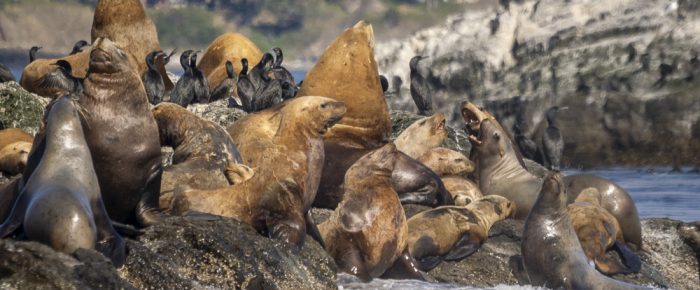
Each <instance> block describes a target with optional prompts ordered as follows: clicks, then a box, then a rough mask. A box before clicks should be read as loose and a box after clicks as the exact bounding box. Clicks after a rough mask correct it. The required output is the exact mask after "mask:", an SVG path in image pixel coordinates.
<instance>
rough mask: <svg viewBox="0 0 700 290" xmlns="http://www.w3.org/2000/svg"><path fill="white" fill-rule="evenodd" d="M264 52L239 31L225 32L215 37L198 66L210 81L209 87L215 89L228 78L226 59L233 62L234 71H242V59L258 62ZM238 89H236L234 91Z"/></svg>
mask: <svg viewBox="0 0 700 290" xmlns="http://www.w3.org/2000/svg"><path fill="white" fill-rule="evenodd" d="M262 55H263V53H262V51H260V49H259V48H258V47H257V46H256V45H255V43H253V42H252V41H250V39H248V38H247V37H245V36H244V35H242V34H239V33H225V34H222V35H220V36H219V37H217V38H216V39H214V41H212V43H211V44H209V47H207V49H206V50H205V51H204V54H203V55H202V60H201V61H200V62H199V65H198V66H197V67H198V68H199V70H201V71H202V73H204V75H205V76H206V77H207V81H208V82H209V89H211V90H213V89H215V88H216V87H217V86H218V85H219V84H221V81H223V80H224V79H226V66H225V64H226V61H231V63H233V67H234V71H235V72H240V71H241V66H240V63H241V60H242V59H244V58H245V59H248V61H249V62H251V63H257V62H258V61H259V60H260V58H261V57H262ZM235 91H236V90H235V89H234V92H235Z"/></svg>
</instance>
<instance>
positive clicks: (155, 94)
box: [143, 50, 165, 105]
mask: <svg viewBox="0 0 700 290" xmlns="http://www.w3.org/2000/svg"><path fill="white" fill-rule="evenodd" d="M164 55H165V53H163V52H162V51H159V50H158V51H152V52H151V53H149V54H148V55H147V56H146V66H147V67H148V69H147V70H146V72H145V73H143V86H144V87H145V88H146V95H147V96H148V101H149V102H150V103H151V104H153V105H156V104H158V103H160V102H162V101H163V95H165V83H164V82H163V77H162V76H161V75H160V73H159V72H158V69H156V65H155V60H156V58H157V57H158V56H164Z"/></svg>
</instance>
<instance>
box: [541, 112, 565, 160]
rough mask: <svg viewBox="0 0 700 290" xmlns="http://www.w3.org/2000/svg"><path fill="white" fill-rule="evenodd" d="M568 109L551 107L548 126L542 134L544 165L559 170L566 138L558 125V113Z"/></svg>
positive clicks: (547, 114)
mask: <svg viewBox="0 0 700 290" xmlns="http://www.w3.org/2000/svg"><path fill="white" fill-rule="evenodd" d="M566 109H568V107H561V108H560V107H558V106H554V107H551V108H549V109H548V110H547V113H546V116H547V123H548V126H547V128H546V129H545V131H544V134H543V135H542V157H543V159H544V162H545V164H544V165H545V166H546V167H547V168H549V170H552V171H559V169H560V166H561V155H562V153H563V152H564V139H563V138H562V136H561V131H560V130H559V128H558V127H557V113H559V111H561V110H566Z"/></svg>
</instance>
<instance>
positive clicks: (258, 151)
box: [170, 96, 346, 245]
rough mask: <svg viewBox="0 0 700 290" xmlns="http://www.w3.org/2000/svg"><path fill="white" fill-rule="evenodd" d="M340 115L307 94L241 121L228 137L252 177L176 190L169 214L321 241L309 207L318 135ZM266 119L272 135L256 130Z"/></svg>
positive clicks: (335, 106)
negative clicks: (221, 219) (194, 214)
mask: <svg viewBox="0 0 700 290" xmlns="http://www.w3.org/2000/svg"><path fill="white" fill-rule="evenodd" d="M345 111H346V109H345V105H344V104H343V103H342V102H338V101H335V100H333V99H330V98H326V97H311V96H307V97H302V98H295V99H292V100H290V101H288V102H285V103H283V104H280V105H279V106H276V107H273V108H270V109H268V110H264V111H261V112H259V113H255V114H251V115H248V116H246V117H244V118H243V119H241V120H239V121H238V122H236V123H234V126H233V128H237V129H236V130H237V131H238V134H237V135H236V134H234V136H232V138H233V139H234V142H235V143H236V144H237V145H238V146H239V148H240V150H241V154H242V156H243V157H244V158H245V159H244V162H245V163H246V164H248V165H250V166H251V167H252V168H253V169H254V170H255V175H254V176H253V177H252V178H251V179H249V180H247V181H245V182H242V183H241V184H237V185H235V186H230V187H225V188H219V189H214V190H184V191H182V192H177V191H176V193H175V197H174V198H173V203H172V205H171V207H170V210H171V211H172V212H173V213H175V214H182V213H185V212H186V211H200V212H206V213H210V214H216V215H222V216H228V217H233V218H236V219H238V220H240V221H242V222H245V223H248V224H250V225H252V226H253V227H254V228H255V229H257V230H258V231H260V232H261V233H264V234H266V235H268V236H270V237H272V238H276V239H281V240H284V241H286V242H289V243H293V244H296V245H301V244H302V243H303V242H304V237H305V233H306V232H307V230H308V231H310V232H311V234H312V236H314V237H315V238H316V239H318V240H319V241H320V240H321V239H320V236H318V232H317V231H316V225H315V223H313V219H312V218H311V216H310V214H309V209H311V203H312V202H313V200H314V198H315V195H316V191H317V188H318V185H319V177H320V171H321V165H322V164H323V159H324V152H323V147H322V146H323V143H322V142H323V139H322V136H323V134H324V133H325V132H326V131H327V130H328V128H330V127H331V126H333V125H334V124H335V123H336V122H337V121H338V120H340V118H342V116H343V114H345ZM268 118H277V121H276V122H275V123H276V124H277V125H276V127H275V128H276V129H274V131H272V130H271V131H265V130H261V127H262V126H265V123H266V122H265V120H266V119H268ZM268 122H269V120H268ZM229 131H231V130H229ZM270 132H274V133H272V136H270V135H269V134H271V133H270Z"/></svg>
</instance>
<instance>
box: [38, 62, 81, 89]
mask: <svg viewBox="0 0 700 290" xmlns="http://www.w3.org/2000/svg"><path fill="white" fill-rule="evenodd" d="M53 64H54V65H57V66H58V68H56V69H55V70H54V71H52V72H50V73H48V74H46V75H44V76H43V77H41V78H40V79H39V80H38V82H39V87H40V88H45V89H48V88H55V89H59V90H60V92H59V94H58V95H65V94H69V93H70V94H74V95H81V94H82V93H83V79H82V78H77V77H75V76H73V68H72V67H71V65H70V63H69V62H67V61H65V60H62V59H60V60H58V61H56V62H55V63H53Z"/></svg>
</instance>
